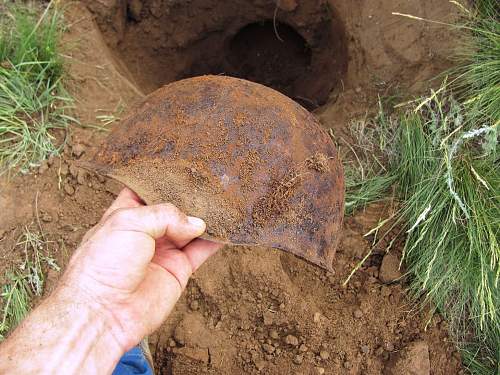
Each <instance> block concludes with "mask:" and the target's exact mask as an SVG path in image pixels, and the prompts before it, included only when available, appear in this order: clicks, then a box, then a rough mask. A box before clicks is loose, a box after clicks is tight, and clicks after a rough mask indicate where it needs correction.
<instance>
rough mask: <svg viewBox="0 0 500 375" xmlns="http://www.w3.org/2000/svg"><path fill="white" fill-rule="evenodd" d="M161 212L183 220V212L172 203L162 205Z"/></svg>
mask: <svg viewBox="0 0 500 375" xmlns="http://www.w3.org/2000/svg"><path fill="white" fill-rule="evenodd" d="M159 210H160V211H161V212H164V213H166V214H167V215H170V216H175V217H176V218H181V217H183V216H184V214H183V213H182V211H181V210H179V208H178V207H177V206H175V205H173V204H172V203H162V204H160V205H159Z"/></svg>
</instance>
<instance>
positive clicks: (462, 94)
mask: <svg viewBox="0 0 500 375" xmlns="http://www.w3.org/2000/svg"><path fill="white" fill-rule="evenodd" d="M470 12H471V13H470V17H469V21H468V23H466V24H465V25H463V26H462V29H463V30H464V31H465V32H466V33H464V34H463V37H462V45H460V46H459V48H458V50H457V53H456V59H457V67H456V68H454V69H452V71H451V73H453V74H454V75H455V76H457V79H456V81H455V84H454V86H453V89H454V90H455V91H456V92H457V93H458V94H459V98H461V99H463V102H464V104H465V105H466V107H467V112H468V114H469V120H470V121H473V122H476V123H477V122H489V123H491V122H493V123H498V122H499V121H500V7H499V6H498V2H497V1H496V0H479V1H476V7H475V8H474V9H473V10H471V11H470Z"/></svg>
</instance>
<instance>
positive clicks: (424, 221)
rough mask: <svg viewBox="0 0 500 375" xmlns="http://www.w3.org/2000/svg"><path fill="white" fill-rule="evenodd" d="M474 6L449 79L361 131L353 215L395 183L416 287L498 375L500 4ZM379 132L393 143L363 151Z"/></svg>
mask: <svg viewBox="0 0 500 375" xmlns="http://www.w3.org/2000/svg"><path fill="white" fill-rule="evenodd" d="M475 6H476V7H475V8H474V9H472V10H470V11H467V12H468V13H467V14H468V21H467V23H466V24H465V25H458V26H457V28H458V29H459V30H462V31H463V32H464V34H463V38H462V39H461V43H462V44H461V45H460V46H458V48H457V51H458V52H457V55H456V57H457V66H456V67H455V68H454V69H452V70H451V71H449V72H447V73H448V74H451V77H452V78H451V82H450V83H449V84H447V83H446V80H445V84H444V85H443V86H442V87H441V88H440V90H438V91H436V92H434V91H433V92H432V94H431V95H430V96H429V97H428V98H426V99H425V100H422V101H421V102H420V104H419V103H418V102H414V103H415V104H413V106H412V107H411V108H410V109H408V110H407V111H406V112H403V113H400V114H399V115H398V117H396V116H392V117H389V118H388V117H387V116H384V115H381V114H380V113H379V114H378V116H377V118H376V119H375V120H374V122H375V124H376V125H375V126H374V127H375V129H376V128H380V129H381V130H379V131H374V132H371V133H365V136H366V139H364V137H363V136H361V137H359V132H358V134H357V133H356V130H355V131H354V138H356V139H360V144H361V146H356V145H350V146H349V147H350V149H351V150H353V153H354V154H355V155H356V157H355V158H350V159H352V160H358V162H354V161H351V162H347V165H346V180H347V181H346V186H347V191H346V193H347V194H346V195H347V197H346V202H347V207H346V208H347V209H346V212H347V213H351V212H352V211H353V210H354V209H357V208H360V207H362V206H363V205H365V204H367V203H369V202H371V201H374V200H381V199H384V196H387V195H388V192H389V189H388V184H389V185H391V184H392V183H394V187H395V189H396V191H395V194H396V197H397V198H398V200H399V202H400V205H401V209H400V211H399V213H398V215H397V218H396V224H395V225H403V226H405V228H406V231H407V234H406V243H405V249H404V258H405V263H406V265H407V268H408V271H409V274H410V275H411V278H410V280H411V283H410V288H411V289H410V290H411V292H412V293H413V295H414V296H415V297H417V298H420V300H421V301H422V302H423V303H426V302H431V304H432V305H433V306H435V307H436V309H437V310H438V311H439V312H440V313H441V314H442V315H443V316H444V317H445V319H446V320H447V322H448V324H449V327H450V332H451V336H452V338H453V339H454V340H455V341H456V343H457V346H458V347H459V349H460V351H461V353H462V358H463V362H464V365H465V366H466V367H467V368H468V369H469V371H470V372H471V373H473V374H488V375H493V374H499V373H500V289H499V288H500V285H499V284H500V249H499V242H500V160H499V155H498V140H499V127H500V10H499V8H498V5H497V1H496V0H476V1H475ZM405 16H407V17H409V18H413V19H415V20H417V21H425V20H423V19H421V18H418V17H413V16H409V15H405ZM454 98H456V99H454ZM381 112H382V111H381ZM387 124H393V125H392V126H390V127H388V126H387ZM387 130H392V132H393V133H391V132H387ZM381 138H382V139H384V138H385V142H382V144H388V145H392V147H386V148H385V149H384V148H380V147H378V148H376V147H375V148H373V147H372V148H371V149H369V150H368V151H369V152H368V155H362V154H361V155H360V154H359V153H358V152H357V151H356V150H359V149H360V147H361V148H363V147H365V146H363V145H366V144H370V143H371V144H372V145H377V144H380V142H381V141H380V139H381ZM371 153H374V154H375V155H380V154H382V155H384V154H385V155H386V157H385V158H384V157H383V156H382V157H380V156H377V160H376V161H375V162H372V163H369V165H371V166H376V165H377V164H380V163H379V161H380V162H381V163H382V164H383V167H378V168H377V167H376V168H371V169H370V168H367V167H366V165H365V164H363V162H362V160H367V159H366V157H367V156H369V155H370V154H371ZM363 158H364V159H363ZM359 161H361V162H359ZM356 164H357V165H356ZM353 168H354V169H357V171H354V172H353V171H352V169H353ZM366 170H369V171H370V172H369V173H364V172H365V171H366ZM351 180H352V181H351ZM351 202H353V203H352V204H351V206H352V208H353V210H350V206H349V204H350V203H351Z"/></svg>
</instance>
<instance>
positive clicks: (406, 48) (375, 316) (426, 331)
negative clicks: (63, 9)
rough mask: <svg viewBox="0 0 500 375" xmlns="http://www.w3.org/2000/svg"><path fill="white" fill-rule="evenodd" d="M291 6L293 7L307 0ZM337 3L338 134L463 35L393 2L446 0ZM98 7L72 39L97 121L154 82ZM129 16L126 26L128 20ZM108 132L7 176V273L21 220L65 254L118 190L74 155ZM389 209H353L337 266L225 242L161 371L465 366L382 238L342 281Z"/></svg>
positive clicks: (71, 11)
mask: <svg viewBox="0 0 500 375" xmlns="http://www.w3.org/2000/svg"><path fill="white" fill-rule="evenodd" d="M89 3H90V2H89ZM99 3H100V4H101V5H102V7H103V9H104V10H105V9H108V8H109V9H114V10H116V6H117V4H118V3H120V2H118V1H112V0H101V1H99ZM133 3H134V2H133V1H131V2H130V4H132V5H130V4H129V8H128V10H125V11H126V12H129V13H130V12H131V8H130V7H131V6H135V5H134V4H133ZM145 3H147V4H149V5H150V6H152V5H154V4H161V3H162V2H161V1H147V2H145ZM173 3H175V1H174V2H173ZM261 3H265V1H262V2H261ZM282 3H283V4H284V5H282V6H283V7H284V8H285V9H292V8H293V9H295V8H294V6H296V7H298V8H300V7H301V6H302V5H301V2H297V4H296V3H295V2H294V1H282ZM335 3H336V4H335V11H336V13H335V16H336V18H337V19H339V20H342V24H343V28H344V33H345V48H346V51H347V52H346V53H347V54H348V59H347V60H348V64H347V65H346V67H345V70H344V71H342V72H341V73H338V72H337V73H336V74H339V75H337V78H338V84H336V85H335V87H333V91H332V92H331V93H330V95H329V99H328V102H327V103H326V104H325V105H323V106H322V107H320V108H318V109H317V110H316V111H315V114H316V115H317V116H318V118H319V119H320V121H321V123H322V125H323V126H325V127H326V128H334V130H335V131H336V132H337V133H338V134H341V133H342V132H343V131H344V130H345V128H346V126H347V124H348V121H349V120H350V119H352V118H354V117H358V116H360V115H364V113H365V112H366V111H368V110H370V109H372V108H373V106H374V104H375V103H376V98H377V94H380V95H392V94H397V93H399V92H410V93H418V92H420V91H421V90H423V89H424V88H426V87H427V86H428V82H427V80H428V79H430V78H432V77H433V76H434V75H435V74H436V73H437V72H440V71H441V70H442V69H443V68H445V67H447V66H449V65H448V64H449V62H448V61H447V60H446V56H447V54H448V52H449V50H447V48H448V47H450V46H452V45H453V43H452V40H451V36H450V33H449V31H448V30H446V29H442V28H436V27H435V26H431V25H430V24H425V23H421V22H415V21H412V20H409V19H406V18H402V17H397V16H393V15H391V12H396V11H397V12H401V13H411V14H415V15H419V16H423V17H427V18H432V19H439V20H445V21H450V20H451V19H453V17H456V11H455V9H454V8H453V6H452V5H450V4H448V3H447V2H443V1H440V0H423V1H419V2H414V1H406V0H389V1H384V2H383V4H381V2H380V1H376V0H358V1H351V0H345V1H337V2H335ZM294 4H295V5H294ZM118 5H119V4H118ZM104 10H102V9H101V10H99V11H100V12H104ZM93 11H94V13H91V12H89V11H87V10H86V8H85V7H84V6H83V5H80V4H75V3H73V4H72V5H71V6H70V7H68V15H67V20H68V22H69V29H68V32H67V35H66V37H65V50H66V52H65V55H66V56H67V58H68V62H69V64H70V68H69V74H70V77H71V81H70V88H71V91H72V92H73V94H74V95H75V98H76V99H77V102H76V113H75V114H76V115H77V116H78V117H79V118H80V119H81V120H82V122H83V123H96V116H97V115H99V114H109V113H116V114H117V116H121V114H120V113H119V111H118V109H119V108H121V107H130V106H132V105H133V104H134V103H135V102H137V101H138V100H139V99H140V98H142V97H143V96H144V93H146V92H149V91H150V90H151V89H152V88H151V87H150V88H149V89H148V86H147V85H144V84H142V85H141V84H138V83H137V82H138V78H137V77H138V76H137V73H133V72H132V70H131V69H129V67H127V65H126V59H123V56H122V55H121V52H120V47H119V42H118V41H117V40H114V41H113V40H111V39H110V38H111V37H110V36H109V35H110V30H105V32H104V37H103V34H102V33H101V30H100V29H99V27H98V26H97V22H95V21H94V19H95V17H97V18H99V15H96V13H95V12H96V11H97V10H96V8H95V7H94V8H93ZM136 11H137V9H136ZM147 11H148V10H147V9H146V8H144V9H141V11H140V12H139V13H138V14H139V16H140V17H142V14H143V13H144V12H147ZM281 11H282V12H285V10H283V9H282V10H281ZM293 11H294V10H292V12H293ZM136 13H137V12H136ZM100 14H101V15H102V14H103V13H100ZM127 17H128V18H127V19H131V18H130V17H131V15H129V16H127ZM271 17H272V16H271ZM99 22H101V29H102V22H103V20H102V19H100V20H99ZM133 22H136V23H137V22H138V21H137V20H133ZM110 25H112V24H111V23H109V24H108V27H111V26H110ZM114 25H115V26H116V24H114ZM122 27H123V28H124V30H127V24H126V23H125V24H123V25H122ZM106 43H108V44H106ZM165 69H168V66H166V67H165ZM134 74H135V75H134ZM173 78H175V77H173ZM167 81H168V80H167ZM162 83H166V81H164V82H162ZM111 126H119V125H118V122H117V123H115V124H113V125H111ZM104 136H105V133H103V132H96V131H93V130H91V129H83V128H76V127H75V128H73V130H72V134H71V137H70V141H69V143H68V145H67V146H66V147H65V152H64V153H63V155H62V156H61V157H60V158H53V159H51V160H50V161H49V162H47V163H44V164H42V166H40V168H38V169H37V170H35V171H34V172H33V173H32V174H29V175H24V176H16V177H13V178H11V179H10V180H7V179H6V178H5V177H2V178H1V179H0V209H1V211H2V215H1V216H0V259H1V260H2V261H1V263H0V271H1V274H3V271H5V269H7V268H8V267H10V266H12V265H14V264H17V263H18V262H19V258H20V256H21V254H20V253H19V252H18V251H12V248H13V245H14V243H15V241H16V238H17V237H18V235H19V233H20V230H21V228H22V226H23V225H30V223H36V222H37V219H36V218H37V217H38V218H40V224H41V226H42V229H43V231H44V233H45V234H46V236H47V237H48V238H49V239H51V240H53V241H54V246H53V249H54V253H53V256H54V257H55V258H56V259H57V261H58V263H59V264H61V265H62V266H64V264H66V262H67V260H68V258H69V256H70V255H71V253H72V251H73V250H74V249H75V248H76V246H77V245H78V243H79V241H80V239H81V237H82V236H83V234H84V233H85V232H86V231H87V230H88V229H89V228H90V227H92V226H93V225H94V224H95V223H96V222H97V221H98V219H99V217H100V215H101V214H102V213H103V211H104V210H105V208H106V207H107V205H109V203H110V202H111V201H112V199H113V197H114V196H115V195H116V193H117V192H118V191H119V190H120V185H119V184H118V183H116V182H114V181H111V180H108V179H105V178H103V177H101V176H97V175H93V174H89V173H88V172H85V171H84V170H81V169H79V168H78V167H76V165H75V161H77V160H85V159H87V158H89V157H90V156H91V155H92V154H93V153H94V152H95V151H96V149H97V145H98V144H99V142H101V141H102V139H103V137H104ZM390 210H391V206H390V205H386V206H382V205H373V206H371V207H369V208H367V209H366V210H365V211H363V212H359V213H357V214H356V215H354V216H353V217H349V218H346V219H345V222H344V230H343V232H342V240H341V245H340V247H339V249H338V250H337V257H336V260H335V262H334V272H332V273H327V272H325V271H323V270H321V269H319V268H317V267H315V266H313V265H310V264H308V263H306V262H304V261H301V260H299V259H298V258H295V257H294V256H293V255H290V254H287V253H284V252H281V251H278V250H273V249H268V248H260V247H231V246H227V247H225V248H224V249H223V250H222V251H220V252H219V253H218V254H217V255H216V256H214V257H213V258H212V259H210V260H209V261H208V262H207V263H206V264H205V265H204V266H203V267H202V268H201V269H200V270H199V271H198V272H197V273H196V275H195V276H194V277H193V279H192V280H191V282H190V283H189V285H188V288H187V290H186V292H185V293H184V295H183V296H182V298H181V301H180V302H179V304H178V306H177V308H176V310H175V311H174V313H173V314H172V315H171V317H170V318H169V319H168V321H167V322H166V323H165V324H164V326H163V327H162V328H161V329H160V330H159V331H158V332H157V333H156V334H155V335H153V336H152V337H151V340H150V341H151V345H152V349H153V351H154V357H155V361H156V364H157V370H159V373H161V374H178V375H181V374H202V373H212V374H239V373H250V374H253V373H265V374H409V373H414V374H429V373H431V374H458V373H462V372H463V370H462V369H461V367H460V357H459V355H458V354H457V352H456V351H455V349H454V347H453V345H452V344H451V343H450V342H449V339H448V336H447V327H446V323H445V322H443V321H442V320H441V318H440V317H439V316H438V315H432V314H431V313H429V312H428V310H427V309H424V310H420V309H419V308H418V307H417V306H415V304H413V303H411V301H410V300H409V299H408V297H407V294H406V292H405V286H406V279H405V278H404V277H400V276H401V275H402V274H401V271H400V270H398V267H397V266H398V264H399V256H400V254H399V252H400V247H398V246H396V248H395V249H394V251H391V253H390V254H384V252H383V250H381V249H375V250H374V252H373V255H372V256H370V257H369V259H368V260H367V262H366V263H365V264H364V266H363V267H362V268H361V269H360V270H359V271H358V272H357V273H356V274H355V275H354V276H353V277H352V279H351V280H350V282H349V283H348V284H347V286H345V287H344V286H342V283H343V281H344V280H345V279H346V278H347V276H348V275H349V273H350V272H351V270H352V269H353V268H354V266H355V265H356V264H357V263H358V262H359V260H360V259H362V258H363V257H364V255H365V254H366V253H367V252H368V251H369V249H370V245H371V240H372V238H370V237H364V234H365V233H367V232H368V231H369V230H370V229H371V228H373V227H374V226H375V225H376V224H377V223H378V221H379V219H381V218H385V217H387V214H388V212H390ZM48 276H49V280H48V289H47V292H48V291H50V288H51V287H52V286H53V285H54V282H55V281H56V280H57V278H58V276H59V274H58V273H56V272H53V271H51V272H50V273H49V275H48ZM412 371H413V372H412Z"/></svg>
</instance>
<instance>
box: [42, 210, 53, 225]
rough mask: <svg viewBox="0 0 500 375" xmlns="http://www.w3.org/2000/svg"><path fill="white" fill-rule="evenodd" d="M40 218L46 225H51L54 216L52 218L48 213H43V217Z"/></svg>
mask: <svg viewBox="0 0 500 375" xmlns="http://www.w3.org/2000/svg"><path fill="white" fill-rule="evenodd" d="M40 218H41V219H42V221H43V222H45V223H50V222H51V221H52V216H50V214H49V213H47V212H44V213H42V216H41V217H40Z"/></svg>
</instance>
